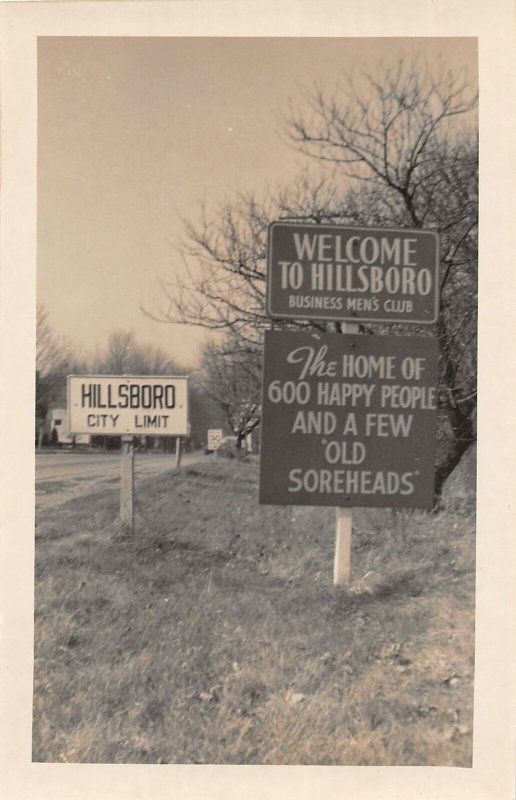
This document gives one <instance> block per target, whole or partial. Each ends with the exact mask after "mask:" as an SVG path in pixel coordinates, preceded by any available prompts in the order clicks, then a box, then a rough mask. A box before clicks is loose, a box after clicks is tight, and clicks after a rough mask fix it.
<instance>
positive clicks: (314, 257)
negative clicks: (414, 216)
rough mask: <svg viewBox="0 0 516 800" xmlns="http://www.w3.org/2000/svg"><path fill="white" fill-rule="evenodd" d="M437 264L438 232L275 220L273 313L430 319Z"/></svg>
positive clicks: (270, 276)
mask: <svg viewBox="0 0 516 800" xmlns="http://www.w3.org/2000/svg"><path fill="white" fill-rule="evenodd" d="M438 266H439V237H438V235H437V234H436V233H433V232H431V231H421V230H407V229H399V230H398V229H390V228H368V227H347V226H342V225H311V224H307V223H297V222H273V223H272V224H271V225H270V227H269V241H268V270H267V311H268V313H269V315H270V316H271V317H274V318H277V319H307V320H310V319H315V320H337V321H342V320H349V321H359V320H364V321H366V320H367V321H370V322H412V323H423V324H424V323H428V324H431V323H434V322H436V320H437V316H438V290H439V277H438Z"/></svg>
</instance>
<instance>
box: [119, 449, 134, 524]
mask: <svg viewBox="0 0 516 800" xmlns="http://www.w3.org/2000/svg"><path fill="white" fill-rule="evenodd" d="M120 524H121V526H122V529H123V530H124V532H125V533H128V534H130V535H131V536H132V534H133V533H134V447H133V437H132V436H122V454H121V458H120Z"/></svg>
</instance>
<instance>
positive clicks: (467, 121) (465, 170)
mask: <svg viewBox="0 0 516 800" xmlns="http://www.w3.org/2000/svg"><path fill="white" fill-rule="evenodd" d="M476 103H477V98H476V93H475V91H473V90H472V89H470V87H469V86H468V84H467V82H466V81H465V80H464V79H462V78H461V77H460V76H459V75H457V74H452V73H444V72H443V71H442V70H441V76H440V77H438V78H435V77H433V76H432V73H431V71H430V70H428V69H427V68H425V67H424V66H422V65H420V64H419V63H418V62H415V63H405V62H403V61H399V62H398V63H397V64H395V65H394V66H391V67H385V68H383V69H382V70H381V72H380V73H379V74H378V75H376V76H375V75H367V74H362V75H359V76H355V77H350V78H349V79H348V80H347V81H345V82H344V84H343V85H341V86H337V87H336V88H334V89H332V90H326V89H324V90H323V89H318V88H315V89H314V90H313V91H312V92H309V93H307V95H306V97H305V105H304V108H303V110H302V111H299V112H296V111H295V110H291V112H290V116H289V119H288V120H286V123H285V125H286V132H287V135H288V137H289V138H290V140H291V142H292V143H293V144H294V145H295V146H296V147H298V148H299V149H300V150H301V151H302V152H303V153H305V154H306V155H307V156H308V157H310V158H312V159H313V160H314V161H315V162H317V163H318V164H319V165H320V167H321V171H322V175H323V177H322V178H321V177H319V178H316V179H314V178H310V177H307V174H305V175H303V176H302V177H301V178H300V179H299V180H298V181H297V183H295V184H294V185H291V186H290V187H288V189H286V190H284V191H280V192H278V193H277V194H276V195H275V196H269V197H268V198H266V200H264V201H263V202H260V201H258V200H257V198H256V197H255V196H253V195H251V194H249V195H241V196H239V197H237V199H236V201H235V203H233V204H228V205H225V206H224V207H223V208H221V209H220V210H219V213H218V214H217V216H216V218H215V219H213V220H208V219H207V218H206V215H205V213H203V215H202V219H201V222H200V223H199V225H193V224H191V223H186V235H187V243H186V244H185V245H184V246H183V247H182V248H181V250H180V253H181V257H182V259H183V272H182V273H181V274H180V275H179V277H178V278H177V279H176V280H175V281H173V282H170V283H165V284H163V291H164V295H163V296H164V304H163V307H162V308H161V309H160V310H159V311H158V312H156V313H155V314H154V316H155V317H156V318H158V319H160V320H166V321H169V322H175V323H186V324H190V325H198V326H203V327H207V328H210V329H212V330H222V331H228V332H230V334H231V336H232V341H233V342H235V343H238V347H239V348H240V350H241V351H242V352H245V351H246V350H252V351H253V352H255V351H260V349H261V342H262V331H263V330H264V329H265V328H271V327H272V328H278V327H283V328H290V327H298V328H299V327H306V328H310V327H318V326H317V325H314V324H311V323H303V322H300V323H295V322H287V321H281V320H279V321H278V320H275V321H272V320H270V319H269V317H268V316H267V314H266V311H265V280H266V253H267V230H268V225H269V223H270V222H272V221H274V220H277V219H297V220H303V221H306V222H314V223H324V222H333V223H340V224H348V225H349V224H357V225H383V226H385V227H388V226H393V227H408V228H424V229H426V230H434V231H436V232H438V233H439V234H440V236H441V282H440V317H439V323H438V336H439V342H440V359H441V369H440V415H441V419H440V423H441V424H440V426H439V432H440V449H439V463H438V470H437V488H438V489H439V488H440V486H441V484H442V482H443V480H444V479H445V477H446V476H447V474H449V472H450V471H451V470H452V469H453V467H454V466H455V464H456V463H457V462H458V460H459V459H460V457H461V455H462V453H463V452H464V450H465V449H466V448H467V446H468V445H469V444H470V443H471V442H472V441H473V440H474V438H475V408H476V326H477V322H476V296H477V289H476V282H477V221H478V192H477V179H478V178H477V175H478V151H477V132H476V121H477V120H476ZM367 327H368V329H369V330H370V331H385V330H389V329H390V330H391V331H392V332H404V333H407V334H412V333H417V334H423V335H426V334H428V331H427V329H423V328H420V329H418V328H417V327H415V326H410V327H405V328H404V327H403V326H398V325H391V326H379V325H370V326H367Z"/></svg>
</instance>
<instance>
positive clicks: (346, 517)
mask: <svg viewBox="0 0 516 800" xmlns="http://www.w3.org/2000/svg"><path fill="white" fill-rule="evenodd" d="M341 332H342V333H358V323H357V322H343V323H342V325H341ZM352 529H353V511H352V509H351V508H336V509H335V560H334V562H333V585H334V586H344V585H345V584H346V583H349V580H350V577H351V532H352Z"/></svg>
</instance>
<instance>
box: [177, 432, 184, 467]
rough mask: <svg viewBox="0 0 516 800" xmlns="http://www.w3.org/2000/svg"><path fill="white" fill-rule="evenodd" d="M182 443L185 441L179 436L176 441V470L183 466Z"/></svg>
mask: <svg viewBox="0 0 516 800" xmlns="http://www.w3.org/2000/svg"><path fill="white" fill-rule="evenodd" d="M182 442H183V440H182V439H181V437H180V436H178V437H177V439H176V469H179V467H180V466H181V450H182Z"/></svg>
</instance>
